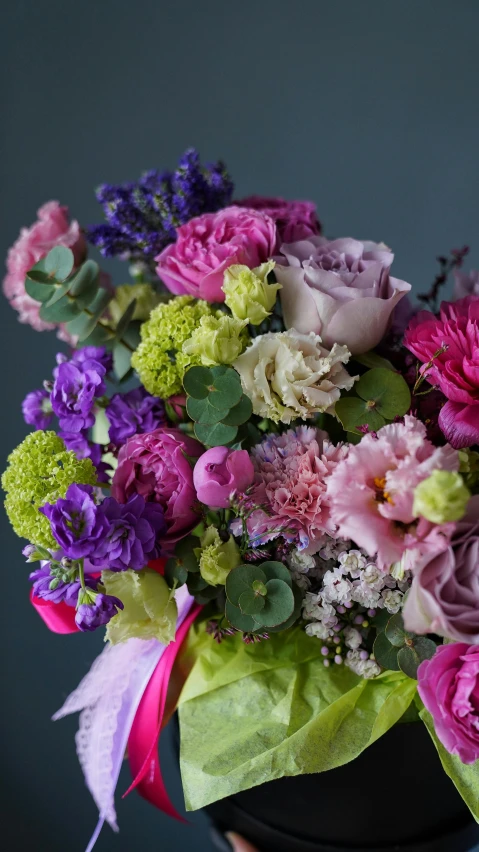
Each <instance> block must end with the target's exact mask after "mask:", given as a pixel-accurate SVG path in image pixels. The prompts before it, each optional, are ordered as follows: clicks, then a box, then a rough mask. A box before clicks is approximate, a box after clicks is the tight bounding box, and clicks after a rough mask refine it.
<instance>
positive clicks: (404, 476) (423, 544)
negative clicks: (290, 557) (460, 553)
mask: <svg viewBox="0 0 479 852" xmlns="http://www.w3.org/2000/svg"><path fill="white" fill-rule="evenodd" d="M458 466H459V459H458V454H457V452H455V451H454V450H453V449H452V448H451V447H449V446H448V445H446V446H445V447H434V445H433V444H431V442H430V441H428V440H427V438H426V427H425V426H424V424H423V423H421V422H420V421H419V420H416V418H415V417H411V416H410V415H406V417H405V418H404V423H391V424H390V425H388V426H383V428H382V429H379V431H378V432H377V437H374V435H373V434H371V435H365V436H364V437H363V438H362V439H361V442H360V443H359V444H358V445H357V446H353V447H351V449H350V451H349V454H348V456H347V458H346V459H345V460H344V461H341V462H340V463H339V464H338V465H337V467H336V469H335V470H334V471H333V473H332V475H331V476H330V477H329V479H328V488H327V497H328V499H329V501H330V506H331V519H332V521H333V523H335V524H337V526H338V528H339V535H340V536H341V538H345V539H352V540H353V541H355V542H356V544H357V545H359V547H362V548H364V550H365V551H366V552H367V553H368V554H369V556H374V555H375V554H377V557H378V564H379V566H380V567H381V568H382V569H388V568H389V567H390V566H391V564H392V563H394V562H397V561H399V560H400V559H401V557H402V556H403V554H405V553H406V551H408V550H409V549H412V550H413V552H414V551H416V550H417V551H418V552H421V553H422V552H425V551H427V552H431V551H432V552H434V551H439V550H442V549H444V548H445V547H447V544H448V538H449V535H450V533H451V531H452V529H453V525H451V524H447V525H444V526H443V527H437V526H433V525H432V524H429V523H428V522H427V521H424V519H423V520H422V521H419V522H418V519H417V518H416V517H415V516H414V514H413V498H414V493H413V492H414V488H415V487H416V485H417V484H418V483H419V482H421V481H422V480H423V479H426V477H428V476H429V475H430V474H431V473H432V471H433V470H436V469H442V470H457V469H458ZM408 567H409V566H408Z"/></svg>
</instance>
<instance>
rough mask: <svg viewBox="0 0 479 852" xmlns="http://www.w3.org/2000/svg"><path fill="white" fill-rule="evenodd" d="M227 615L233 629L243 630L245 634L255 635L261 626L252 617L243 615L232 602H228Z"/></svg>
mask: <svg viewBox="0 0 479 852" xmlns="http://www.w3.org/2000/svg"><path fill="white" fill-rule="evenodd" d="M225 615H226V618H227V619H228V621H229V623H230V624H231V626H232V627H236V629H237V630H242V631H243V633H254V631H255V630H258V629H259V624H258V622H257V621H255V620H254V618H253V616H252V615H243V613H242V612H241V610H240V609H239V608H238V607H237V606H233V604H232V603H230V601H226V606H225Z"/></svg>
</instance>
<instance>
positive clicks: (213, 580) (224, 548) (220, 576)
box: [200, 526, 241, 586]
mask: <svg viewBox="0 0 479 852" xmlns="http://www.w3.org/2000/svg"><path fill="white" fill-rule="evenodd" d="M200 544H201V554H200V573H201V576H202V577H203V580H206V582H207V583H209V584H210V585H211V586H224V584H225V583H226V578H227V576H228V574H229V572H230V571H231V569H232V568H236V566H237V565H239V564H240V562H241V556H240V552H239V549H238V545H237V544H236V542H235V540H234V538H233V536H232V535H230V537H229V539H228V541H225V542H224V541H221V539H220V537H219V534H218V530H217V529H216V527H213V526H211V527H208V529H207V530H206V532H205V534H204V535H203V536H202V537H201V539H200Z"/></svg>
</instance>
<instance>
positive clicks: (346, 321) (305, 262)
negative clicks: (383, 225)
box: [275, 236, 411, 355]
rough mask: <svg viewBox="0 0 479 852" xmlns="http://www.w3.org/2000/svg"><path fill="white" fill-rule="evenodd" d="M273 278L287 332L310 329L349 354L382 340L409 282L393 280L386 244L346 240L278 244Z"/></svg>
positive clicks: (390, 253)
mask: <svg viewBox="0 0 479 852" xmlns="http://www.w3.org/2000/svg"><path fill="white" fill-rule="evenodd" d="M281 253H282V255H283V256H284V258H285V259H284V260H283V263H284V265H282V264H281V262H279V263H277V265H276V269H275V274H276V278H277V280H278V281H279V283H280V284H281V285H282V290H281V292H280V296H281V304H282V307H283V315H284V321H285V325H286V327H287V328H295V329H296V331H300V332H302V333H303V334H307V333H308V332H310V331H314V332H315V334H319V336H320V337H321V339H322V341H323V344H324V345H325V346H326V347H327V348H328V349H331V347H332V346H333V344H334V343H342V344H344V345H345V346H347V347H348V349H349V351H350V352H352V354H353V355H359V354H360V353H362V352H367V351H368V350H369V349H373V347H374V346H377V344H378V343H379V342H380V341H381V340H382V338H383V337H384V335H385V333H386V331H387V328H388V325H389V323H390V321H391V316H392V313H393V310H394V308H395V307H396V305H397V304H398V302H399V300H400V299H402V297H403V296H404V295H405V294H406V293H408V292H409V290H410V289H411V285H410V284H406V282H405V281H399V280H398V279H397V278H391V277H390V275H389V269H390V266H391V264H392V261H393V258H394V255H393V254H392V252H391V251H389V249H388V248H387V247H386V246H383V245H380V244H379V245H378V244H377V243H371V242H364V243H363V242H360V241H359V240H353V239H350V238H345V239H339V240H332V241H330V240H327V239H326V238H325V237H315V236H313V237H309V238H308V239H305V240H301V241H300V242H295V243H292V244H290V245H288V244H284V245H282V246H281Z"/></svg>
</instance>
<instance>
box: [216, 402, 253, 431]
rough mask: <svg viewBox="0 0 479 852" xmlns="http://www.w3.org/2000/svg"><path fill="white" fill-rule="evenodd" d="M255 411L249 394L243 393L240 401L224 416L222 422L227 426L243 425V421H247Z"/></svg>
mask: <svg viewBox="0 0 479 852" xmlns="http://www.w3.org/2000/svg"><path fill="white" fill-rule="evenodd" d="M252 413H253V405H252V403H251V400H250V398H249V397H248V396H246V395H245V394H243V396H242V397H241V399H240V401H239V402H238V403H237V404H236V405H235V406H233V408H232V409H231V410H230V412H229V413H228V414H227V415H226V417H223V418H222V420H221V422H222V423H224V424H225V425H226V426H241V424H242V423H246V421H247V420H249V418H250V417H251V415H252Z"/></svg>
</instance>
